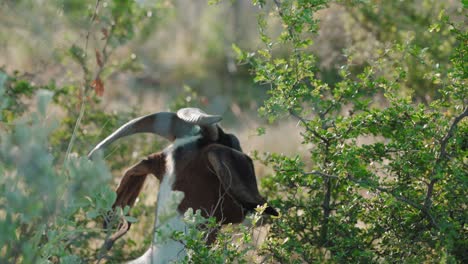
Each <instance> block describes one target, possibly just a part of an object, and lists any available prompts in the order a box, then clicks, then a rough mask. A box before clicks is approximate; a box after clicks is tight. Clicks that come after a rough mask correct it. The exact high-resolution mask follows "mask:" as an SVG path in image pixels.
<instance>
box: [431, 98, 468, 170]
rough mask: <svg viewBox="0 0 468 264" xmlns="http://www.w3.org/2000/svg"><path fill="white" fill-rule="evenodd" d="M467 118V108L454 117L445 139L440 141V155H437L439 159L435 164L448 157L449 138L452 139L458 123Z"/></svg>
mask: <svg viewBox="0 0 468 264" xmlns="http://www.w3.org/2000/svg"><path fill="white" fill-rule="evenodd" d="M467 116H468V107H466V108H465V110H464V111H463V112H462V113H461V114H460V115H459V116H457V117H455V119H454V120H453V123H452V125H451V126H450V129H449V131H448V132H447V135H445V137H444V138H443V139H442V142H441V143H440V154H439V157H438V159H437V163H440V162H441V161H442V160H443V159H446V158H447V156H448V155H447V144H448V141H449V140H450V138H452V137H453V133H454V131H455V129H456V127H457V125H458V123H460V121H462V120H463V118H465V117H467Z"/></svg>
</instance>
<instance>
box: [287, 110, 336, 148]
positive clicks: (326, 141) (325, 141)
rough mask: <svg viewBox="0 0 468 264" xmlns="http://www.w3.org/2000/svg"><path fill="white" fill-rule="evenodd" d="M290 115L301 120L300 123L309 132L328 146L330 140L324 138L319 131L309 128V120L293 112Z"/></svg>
mask: <svg viewBox="0 0 468 264" xmlns="http://www.w3.org/2000/svg"><path fill="white" fill-rule="evenodd" d="M289 114H290V115H292V116H294V117H295V118H297V119H299V121H300V122H301V123H302V124H303V125H304V127H305V128H306V130H307V131H309V132H311V133H312V134H313V135H314V136H315V137H317V138H319V139H320V140H322V141H323V143H325V144H328V143H329V140H328V139H327V138H325V137H323V136H321V135H320V134H319V133H318V132H317V131H315V130H314V129H312V128H311V127H309V124H307V120H305V119H304V118H303V117H301V116H299V115H298V114H296V113H295V112H294V111H293V110H291V109H290V110H289Z"/></svg>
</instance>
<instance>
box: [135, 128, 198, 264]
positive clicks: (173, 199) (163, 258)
mask: <svg viewBox="0 0 468 264" xmlns="http://www.w3.org/2000/svg"><path fill="white" fill-rule="evenodd" d="M200 137H201V136H200V135H198V136H192V137H187V138H181V139H177V140H176V141H174V143H173V144H172V145H170V146H168V147H167V148H166V149H164V154H166V173H165V174H164V177H163V180H162V182H161V184H160V187H159V192H158V201H157V203H158V204H157V207H156V220H155V228H154V230H155V234H154V237H153V243H152V245H151V247H150V248H149V249H148V250H147V251H146V252H145V254H143V255H142V256H141V257H139V258H138V259H136V260H133V261H131V262H129V263H132V264H146V263H151V264H163V263H171V262H177V261H178V260H182V259H183V258H184V257H185V256H186V252H185V248H184V245H183V244H181V243H180V242H178V241H175V240H174V239H172V238H171V235H172V234H173V232H174V231H180V232H185V231H186V229H187V227H186V224H185V223H184V222H183V219H182V218H183V216H182V215H180V214H179V212H178V211H177V207H178V206H179V204H180V202H181V201H182V199H183V198H184V193H183V192H179V191H173V190H172V185H173V184H174V181H175V165H176V164H175V160H174V156H173V153H174V151H175V150H176V149H177V148H178V147H180V146H182V145H185V144H188V143H190V142H193V141H195V140H197V139H199V138H200Z"/></svg>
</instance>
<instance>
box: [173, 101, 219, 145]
mask: <svg viewBox="0 0 468 264" xmlns="http://www.w3.org/2000/svg"><path fill="white" fill-rule="evenodd" d="M177 116H178V117H179V118H180V119H182V120H184V121H185V122H187V123H190V124H194V125H198V126H200V127H202V128H204V129H205V130H206V132H207V136H208V137H209V138H210V139H211V140H217V139H218V136H219V135H218V128H217V126H216V123H218V122H219V121H221V119H222V117H221V116H219V115H209V114H207V113H205V112H203V111H202V110H200V109H198V108H182V109H180V110H179V111H177Z"/></svg>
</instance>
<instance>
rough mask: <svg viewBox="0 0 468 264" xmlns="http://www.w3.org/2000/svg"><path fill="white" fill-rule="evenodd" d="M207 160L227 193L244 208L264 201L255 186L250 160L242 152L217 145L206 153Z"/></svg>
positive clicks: (252, 207)
mask: <svg viewBox="0 0 468 264" xmlns="http://www.w3.org/2000/svg"><path fill="white" fill-rule="evenodd" d="M207 157H208V161H209V163H210V165H211V167H212V168H213V170H214V171H215V173H216V176H217V177H218V179H219V181H220V182H221V184H222V186H223V187H224V189H225V190H226V192H228V194H229V195H230V196H231V197H233V198H234V199H235V200H237V201H238V202H239V203H240V204H242V206H243V207H245V208H246V209H254V208H255V207H256V206H257V205H262V204H264V203H265V199H264V198H263V197H262V196H260V193H259V192H258V188H257V180H256V178H255V171H254V167H253V163H252V160H251V159H250V158H249V157H248V156H247V155H245V154H244V153H242V152H240V151H237V150H234V149H232V148H228V147H225V146H221V145H217V146H216V147H212V148H210V150H209V151H208V153H207Z"/></svg>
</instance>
